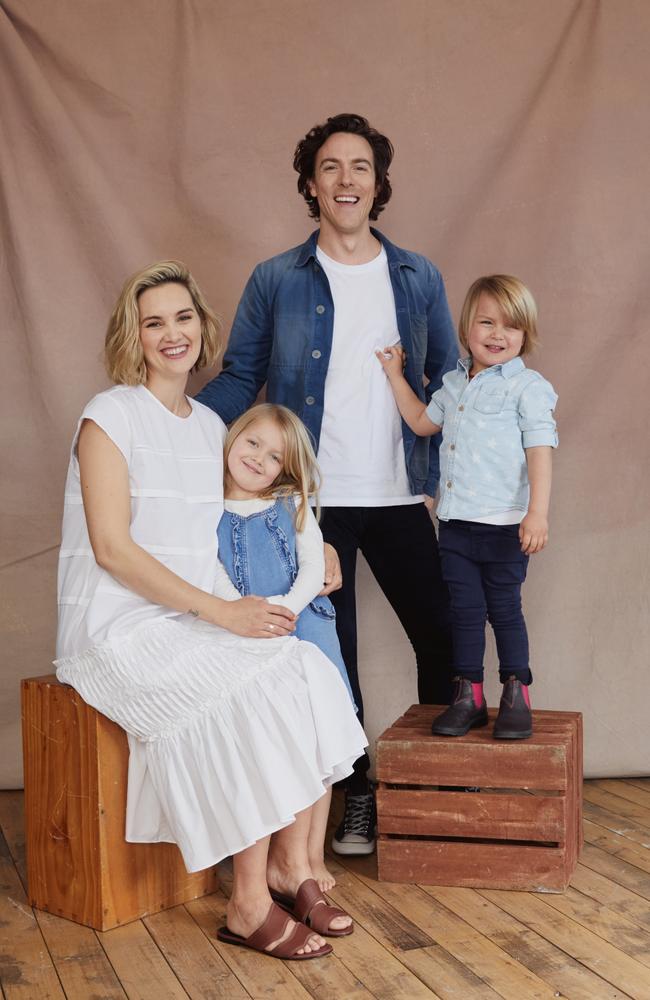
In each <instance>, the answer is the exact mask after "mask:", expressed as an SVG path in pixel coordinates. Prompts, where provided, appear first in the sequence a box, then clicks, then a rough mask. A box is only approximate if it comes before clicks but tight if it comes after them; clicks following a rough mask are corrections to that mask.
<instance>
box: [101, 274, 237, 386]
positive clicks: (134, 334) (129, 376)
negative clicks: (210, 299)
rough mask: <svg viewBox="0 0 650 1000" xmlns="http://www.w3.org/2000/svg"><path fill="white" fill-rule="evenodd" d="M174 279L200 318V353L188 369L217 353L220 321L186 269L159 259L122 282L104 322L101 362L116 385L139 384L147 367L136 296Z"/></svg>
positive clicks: (200, 365) (209, 361)
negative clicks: (118, 294) (190, 299)
mask: <svg viewBox="0 0 650 1000" xmlns="http://www.w3.org/2000/svg"><path fill="white" fill-rule="evenodd" d="M170 282H174V283H175V284H177V285H183V287H184V288H186V289H187V290H188V292H189V293H190V296H191V298H192V302H193V304H194V308H195V309H196V311H197V313H198V315H199V319H200V321H201V353H200V354H199V357H198V359H197V362H196V364H195V365H194V368H193V369H192V371H199V369H200V368H209V367H210V366H211V365H213V364H214V363H215V361H216V360H217V358H218V357H219V354H220V352H221V324H220V322H219V320H218V318H217V316H216V315H215V313H214V312H213V311H212V309H211V308H210V306H209V305H208V303H207V302H206V301H205V299H204V298H203V294H202V292H201V289H200V288H199V286H198V285H197V283H196V281H195V280H194V278H193V277H192V275H191V274H190V272H189V270H188V269H187V267H186V266H185V264H182V263H181V261H179V260H163V261H161V262H160V263H158V264H151V265H150V266H149V267H145V268H144V270H142V271H138V272H137V273H136V274H133V275H132V276H131V277H130V278H128V279H127V281H126V282H125V284H124V287H123V289H122V291H121V293H120V297H119V299H118V300H117V304H116V306H115V308H114V310H113V314H112V316H111V318H110V320H109V323H108V330H107V331H106V341H105V344H104V363H105V365H106V371H107V372H108V374H109V377H110V378H111V380H112V381H113V382H115V383H116V384H117V385H141V384H142V383H143V382H145V381H146V378H147V369H146V366H145V363H144V353H143V351H142V343H141V341H140V314H139V311H138V299H139V298H140V295H141V294H142V292H144V291H145V289H147V288H156V287H157V286H158V285H167V284H169V283H170Z"/></svg>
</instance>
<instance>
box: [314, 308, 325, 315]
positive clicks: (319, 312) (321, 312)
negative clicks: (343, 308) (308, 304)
mask: <svg viewBox="0 0 650 1000" xmlns="http://www.w3.org/2000/svg"><path fill="white" fill-rule="evenodd" d="M316 312H317V313H318V315H319V316H322V315H323V313H324V312H325V306H316Z"/></svg>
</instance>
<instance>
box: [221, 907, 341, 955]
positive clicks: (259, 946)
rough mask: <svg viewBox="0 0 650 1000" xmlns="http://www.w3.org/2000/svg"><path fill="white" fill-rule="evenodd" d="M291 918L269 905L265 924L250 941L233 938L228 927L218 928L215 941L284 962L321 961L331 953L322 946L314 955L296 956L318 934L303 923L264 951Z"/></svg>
mask: <svg viewBox="0 0 650 1000" xmlns="http://www.w3.org/2000/svg"><path fill="white" fill-rule="evenodd" d="M290 919H291V918H290V917H288V916H287V914H286V913H285V912H284V910H282V909H281V908H280V907H279V906H276V904H275V903H271V906H270V907H269V912H268V913H267V915H266V920H265V921H264V923H263V924H261V925H260V926H259V927H258V928H257V930H256V931H253V933H252V934H251V935H249V937H247V938H245V937H242V936H241V935H240V934H233V932H232V931H231V930H229V929H228V927H220V928H219V930H218V931H217V938H218V939H219V941H223V942H224V943H225V944H235V945H237V946H238V947H240V948H250V949H251V950H252V951H259V952H261V953H262V954H263V955H270V956H271V957H272V958H284V959H288V960H289V961H294V962H302V961H306V960H307V959H310V958H324V956H325V955H329V954H331V952H332V946H331V944H324V945H322V946H321V947H320V948H318V949H317V950H316V951H309V952H306V953H305V954H303V955H298V954H297V951H298V949H299V948H304V947H305V945H306V944H307V942H308V941H309V938H310V937H311V936H312V934H314V933H319V932H317V931H314V930H313V929H310V928H309V927H305V925H304V924H302V923H297V924H296V926H295V927H294V929H293V930H292V932H291V934H289V936H288V937H287V938H286V939H285V940H284V941H281V942H280V943H279V944H276V946H275V948H271V949H270V950H269V951H267V948H268V946H269V944H270V943H271V941H277V940H278V938H281V937H282V935H283V934H284V932H285V931H286V929H287V924H288V923H289V921H290Z"/></svg>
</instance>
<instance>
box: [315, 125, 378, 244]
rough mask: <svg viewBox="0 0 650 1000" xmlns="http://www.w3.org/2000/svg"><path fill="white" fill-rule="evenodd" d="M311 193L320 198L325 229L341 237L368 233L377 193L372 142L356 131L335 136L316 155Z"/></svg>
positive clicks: (336, 133) (322, 226)
mask: <svg viewBox="0 0 650 1000" xmlns="http://www.w3.org/2000/svg"><path fill="white" fill-rule="evenodd" d="M309 193H310V194H311V195H312V197H314V198H317V199H318V207H319V209H320V222H321V229H322V228H324V227H325V228H327V227H331V228H332V229H333V230H334V231H335V232H337V233H340V234H341V235H354V234H355V233H360V232H362V231H364V230H366V229H367V228H368V219H369V216H370V212H371V210H372V205H373V202H374V200H375V195H376V194H377V179H376V177H375V165H374V157H373V152H372V147H371V146H370V143H369V142H367V141H366V140H365V139H364V138H362V136H360V135H355V134H354V133H352V132H335V133H334V135H331V136H330V137H329V139H328V140H327V141H326V142H324V143H323V145H322V146H321V147H320V149H319V150H318V152H317V154H316V164H315V168H314V177H313V179H312V180H311V181H310V183H309Z"/></svg>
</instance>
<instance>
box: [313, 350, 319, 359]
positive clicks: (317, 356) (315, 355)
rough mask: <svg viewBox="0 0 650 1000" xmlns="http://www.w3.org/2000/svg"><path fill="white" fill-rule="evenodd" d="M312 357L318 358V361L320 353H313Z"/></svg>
mask: <svg viewBox="0 0 650 1000" xmlns="http://www.w3.org/2000/svg"><path fill="white" fill-rule="evenodd" d="M311 356H312V358H316V359H318V358H320V351H312V352H311Z"/></svg>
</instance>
